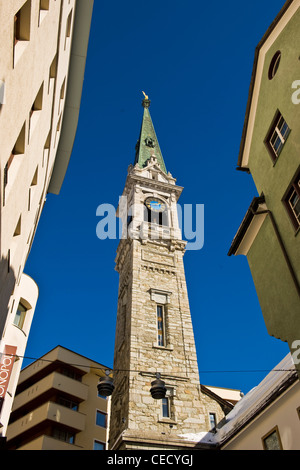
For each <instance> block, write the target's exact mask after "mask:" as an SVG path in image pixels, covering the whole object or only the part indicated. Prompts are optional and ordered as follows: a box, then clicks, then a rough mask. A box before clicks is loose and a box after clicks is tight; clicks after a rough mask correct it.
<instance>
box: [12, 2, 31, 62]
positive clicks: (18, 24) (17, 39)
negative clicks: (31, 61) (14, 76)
mask: <svg viewBox="0 0 300 470" xmlns="http://www.w3.org/2000/svg"><path fill="white" fill-rule="evenodd" d="M30 18H31V0H27V2H25V3H24V5H23V6H22V8H20V10H19V11H17V12H16V14H15V15H14V18H13V21H14V25H13V26H14V39H13V40H14V42H13V46H14V49H13V51H14V54H13V65H14V66H15V65H16V63H17V62H18V60H19V58H20V57H21V55H22V53H23V52H24V46H26V44H28V41H29V40H30Z"/></svg>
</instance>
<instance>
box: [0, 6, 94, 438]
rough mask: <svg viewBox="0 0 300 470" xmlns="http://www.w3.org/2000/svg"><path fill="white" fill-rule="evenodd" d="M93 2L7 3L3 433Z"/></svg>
mask: <svg viewBox="0 0 300 470" xmlns="http://www.w3.org/2000/svg"><path fill="white" fill-rule="evenodd" d="M92 10H93V0H11V1H2V2H1V3H0V142H1V150H0V252H1V263H0V354H1V360H0V382H1V384H0V385H1V386H2V388H1V389H0V408H1V410H0V427H1V426H2V428H1V429H0V432H1V433H2V435H3V436H4V435H5V432H6V426H7V422H8V418H9V414H10V410H11V404H12V401H13V397H14V392H15V388H16V385H17V382H18V377H19V372H20V369H21V364H22V356H23V355H24V352H25V348H26V343H27V337H28V334H29V330H30V326H31V321H32V318H33V313H34V309H35V305H36V302H37V298H38V287H37V286H36V284H35V282H34V281H33V280H32V279H31V278H29V277H28V276H26V275H25V274H24V267H25V264H26V260H27V258H28V255H29V252H30V248H31V245H32V242H33V239H34V235H35V232H36V228H37V225H38V222H39V218H40V216H41V212H42V209H43V206H44V203H45V198H46V195H47V192H52V193H55V194H58V193H59V191H60V188H61V185H62V182H63V179H64V176H65V173H66V170H67V167H68V163H69V159H70V155H71V152H72V146H73V142H74V138H75V134H76V129H77V123H78V117H79V108H80V100H81V92H82V85H83V76H84V69H85V62H86V55H87V47H88V40H89V32H90V24H91V17H92ZM18 358H20V359H19V360H18ZM10 359H11V360H10Z"/></svg>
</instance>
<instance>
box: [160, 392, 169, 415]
mask: <svg viewBox="0 0 300 470" xmlns="http://www.w3.org/2000/svg"><path fill="white" fill-rule="evenodd" d="M161 406H162V417H163V418H170V400H169V397H165V398H163V399H162V401H161Z"/></svg>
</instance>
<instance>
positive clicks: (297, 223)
mask: <svg viewBox="0 0 300 470" xmlns="http://www.w3.org/2000/svg"><path fill="white" fill-rule="evenodd" d="M293 195H295V196H296V202H295V204H294V205H293V206H292V204H291V199H292V197H293ZM282 202H283V204H284V207H285V209H286V211H287V214H288V216H289V219H290V221H291V223H292V225H293V227H294V229H295V231H296V233H298V231H299V229H300V212H299V214H298V215H297V212H296V211H295V210H294V208H295V207H297V205H299V204H300V168H298V170H297V172H296V174H295V176H294V177H293V179H292V181H291V183H290V185H289V187H288V189H287V191H286V192H285V194H284V196H283V198H282Z"/></svg>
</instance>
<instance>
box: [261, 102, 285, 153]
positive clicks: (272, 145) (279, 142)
mask: <svg viewBox="0 0 300 470" xmlns="http://www.w3.org/2000/svg"><path fill="white" fill-rule="evenodd" d="M289 133H290V128H289V126H288V125H287V123H286V121H285V120H284V118H283V116H282V114H281V113H280V112H279V111H277V113H276V115H275V118H274V120H273V123H272V125H271V127H270V129H269V131H268V134H267V136H266V138H265V145H266V147H267V149H268V151H269V154H270V156H271V158H272V160H273V162H275V161H276V160H277V158H278V157H279V155H280V153H281V151H282V149H283V146H284V144H285V142H286V139H287V137H288V135H289Z"/></svg>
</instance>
